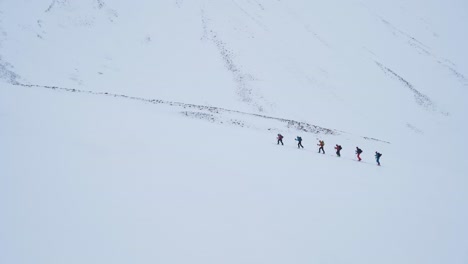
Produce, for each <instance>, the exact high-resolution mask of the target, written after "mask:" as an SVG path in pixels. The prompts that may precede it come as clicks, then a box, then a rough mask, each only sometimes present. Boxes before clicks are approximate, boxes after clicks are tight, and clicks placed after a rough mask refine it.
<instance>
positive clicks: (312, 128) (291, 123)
mask: <svg viewBox="0 0 468 264" xmlns="http://www.w3.org/2000/svg"><path fill="white" fill-rule="evenodd" d="M11 84H12V85H14V86H20V87H28V88H42V89H49V90H55V91H65V92H70V93H82V94H90V95H97V96H108V97H114V98H123V99H127V100H134V101H140V102H145V103H151V104H162V105H169V106H175V107H181V108H184V109H186V108H195V109H197V110H200V111H208V112H211V113H215V114H221V113H228V114H240V115H245V116H253V117H258V118H263V119H270V120H276V121H280V122H282V123H286V125H287V127H288V128H291V127H292V128H295V129H297V130H299V131H302V132H307V133H314V134H325V135H334V136H336V135H340V134H341V133H346V132H343V131H338V130H335V129H329V128H324V127H320V126H316V125H312V124H309V123H306V122H300V121H296V120H292V119H286V118H281V117H273V116H266V115H261V114H255V113H248V112H242V111H238V110H231V109H226V108H222V107H215V106H206V105H196V104H188V103H182V102H174V101H166V100H160V99H148V98H144V97H137V96H129V95H125V94H114V93H109V92H93V91H89V90H81V89H75V88H64V87H58V86H48V85H37V84H23V83H20V82H18V81H13V82H11ZM347 134H349V133H347ZM361 138H363V139H365V140H373V141H378V142H381V143H386V144H390V142H388V141H383V140H379V139H375V138H369V137H362V136H361Z"/></svg>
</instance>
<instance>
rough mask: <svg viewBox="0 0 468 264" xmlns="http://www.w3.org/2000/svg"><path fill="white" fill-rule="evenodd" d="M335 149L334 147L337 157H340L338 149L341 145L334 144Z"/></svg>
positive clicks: (339, 149)
mask: <svg viewBox="0 0 468 264" xmlns="http://www.w3.org/2000/svg"><path fill="white" fill-rule="evenodd" d="M335 149H336V155H337V156H338V157H341V153H340V151H341V149H342V147H341V145H338V144H336V146H335Z"/></svg>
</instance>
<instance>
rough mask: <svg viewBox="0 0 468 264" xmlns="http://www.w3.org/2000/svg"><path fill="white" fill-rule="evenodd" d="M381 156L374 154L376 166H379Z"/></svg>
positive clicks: (377, 153)
mask: <svg viewBox="0 0 468 264" xmlns="http://www.w3.org/2000/svg"><path fill="white" fill-rule="evenodd" d="M381 156H382V154H381V153H379V152H377V151H376V152H375V161H377V166H380V157H381Z"/></svg>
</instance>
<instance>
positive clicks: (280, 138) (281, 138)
mask: <svg viewBox="0 0 468 264" xmlns="http://www.w3.org/2000/svg"><path fill="white" fill-rule="evenodd" d="M276 139H278V145H279V143H281V145H284V144H283V135H281V134H278V137H277V138H276Z"/></svg>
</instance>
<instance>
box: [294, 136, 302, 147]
mask: <svg viewBox="0 0 468 264" xmlns="http://www.w3.org/2000/svg"><path fill="white" fill-rule="evenodd" d="M295 140H296V141H297V148H304V146H302V138H301V137H300V136H297V137H296V139H295Z"/></svg>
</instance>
